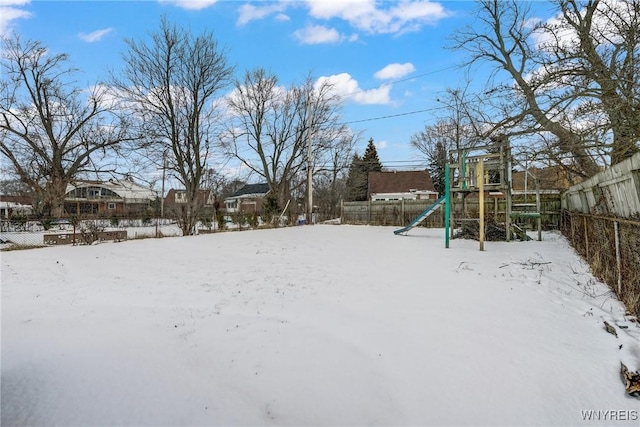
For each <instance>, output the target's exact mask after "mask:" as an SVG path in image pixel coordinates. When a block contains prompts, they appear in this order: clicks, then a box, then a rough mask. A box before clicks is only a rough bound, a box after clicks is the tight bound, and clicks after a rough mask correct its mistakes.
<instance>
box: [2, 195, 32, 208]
mask: <svg viewBox="0 0 640 427" xmlns="http://www.w3.org/2000/svg"><path fill="white" fill-rule="evenodd" d="M0 202H4V204H3V206H31V205H33V197H32V196H13V195H11V196H10V195H4V194H3V195H0Z"/></svg>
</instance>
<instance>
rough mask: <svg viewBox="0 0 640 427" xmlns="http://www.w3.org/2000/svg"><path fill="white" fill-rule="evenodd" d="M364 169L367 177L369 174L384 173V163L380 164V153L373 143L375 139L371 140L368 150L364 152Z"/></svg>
mask: <svg viewBox="0 0 640 427" xmlns="http://www.w3.org/2000/svg"><path fill="white" fill-rule="evenodd" d="M362 167H363V169H364V170H365V171H366V172H367V175H368V174H369V172H380V171H382V163H380V159H379V158H378V151H377V150H376V146H375V144H374V143H373V138H370V139H369V144H368V145H367V149H366V150H364V155H363V156H362Z"/></svg>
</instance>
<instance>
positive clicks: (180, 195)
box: [164, 188, 216, 216]
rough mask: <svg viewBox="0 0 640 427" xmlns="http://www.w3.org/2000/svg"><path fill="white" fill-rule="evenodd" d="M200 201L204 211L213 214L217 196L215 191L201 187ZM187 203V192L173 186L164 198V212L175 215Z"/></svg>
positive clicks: (199, 192)
mask: <svg viewBox="0 0 640 427" xmlns="http://www.w3.org/2000/svg"><path fill="white" fill-rule="evenodd" d="M197 197H198V203H199V205H200V206H202V209H203V213H206V214H211V215H213V210H214V208H215V203H216V197H215V195H214V194H213V191H211V190H208V189H200V190H198V192H197ZM186 205H187V192H186V190H183V189H175V188H172V189H170V190H169V192H168V193H167V196H166V197H165V199H164V214H165V215H169V216H173V215H177V214H180V212H181V211H182V208H183V207H185V206H186Z"/></svg>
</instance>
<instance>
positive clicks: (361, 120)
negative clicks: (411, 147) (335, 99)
mask: <svg viewBox="0 0 640 427" xmlns="http://www.w3.org/2000/svg"><path fill="white" fill-rule="evenodd" d="M445 108H447V107H433V108H427V109H424V110H416V111H408V112H406V113H398V114H390V115H388V116H379V117H371V118H368V119H360V120H350V121H348V122H342V123H341V124H343V125H348V124H352V123H362V122H372V121H374V120H383V119H391V118H394V117H402V116H409V115H412V114H419V113H427V112H432V111H438V110H442V109H445Z"/></svg>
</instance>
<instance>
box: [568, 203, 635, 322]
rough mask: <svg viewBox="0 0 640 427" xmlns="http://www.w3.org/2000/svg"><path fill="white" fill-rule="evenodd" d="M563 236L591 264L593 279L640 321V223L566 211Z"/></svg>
mask: <svg viewBox="0 0 640 427" xmlns="http://www.w3.org/2000/svg"><path fill="white" fill-rule="evenodd" d="M615 223H617V228H618V231H617V237H618V256H617V255H616V230H615V228H616V227H615V225H614V224H615ZM562 233H563V234H564V235H565V237H566V238H567V239H568V240H569V242H570V243H571V245H572V246H573V247H574V249H575V250H576V251H577V252H578V253H579V254H580V255H581V256H582V257H583V258H584V259H585V260H586V261H587V262H588V263H589V266H590V267H591V271H592V273H593V275H594V276H596V277H597V278H598V279H600V280H602V281H603V282H604V283H606V284H607V285H608V286H609V287H610V288H611V290H612V291H613V292H614V293H615V294H616V296H617V297H618V299H619V300H620V301H622V302H623V303H624V304H625V306H626V307H627V310H628V311H629V312H630V313H631V314H633V315H635V316H636V317H640V221H635V220H628V219H623V218H614V217H602V216H595V215H585V214H582V213H575V212H566V211H565V212H563V221H562Z"/></svg>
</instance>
